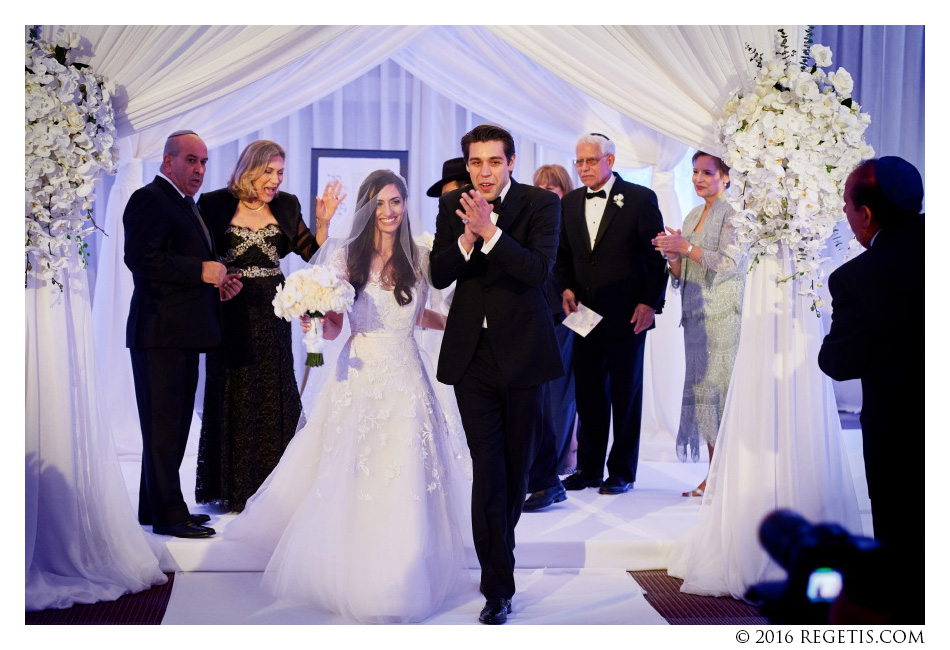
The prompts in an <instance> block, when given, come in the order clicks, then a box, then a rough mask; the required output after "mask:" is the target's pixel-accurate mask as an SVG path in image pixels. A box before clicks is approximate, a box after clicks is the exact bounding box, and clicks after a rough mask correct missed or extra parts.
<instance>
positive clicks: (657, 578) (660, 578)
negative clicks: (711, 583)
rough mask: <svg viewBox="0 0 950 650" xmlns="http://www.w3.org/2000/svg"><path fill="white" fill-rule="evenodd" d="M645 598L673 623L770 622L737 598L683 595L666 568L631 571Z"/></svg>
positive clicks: (675, 579)
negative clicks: (662, 569)
mask: <svg viewBox="0 0 950 650" xmlns="http://www.w3.org/2000/svg"><path fill="white" fill-rule="evenodd" d="M630 575H631V576H633V579H634V580H636V581H637V583H638V584H639V585H640V586H641V587H643V590H644V591H646V594H645V595H644V598H646V600H647V602H648V603H650V605H652V606H653V609H655V610H656V611H657V612H658V613H659V614H660V616H662V617H663V618H664V619H666V622H667V623H669V624H670V625H768V623H769V622H768V620H766V619H765V618H764V617H762V616H760V615H759V610H757V609H756V608H755V607H752V606H751V605H749V604H747V603H744V602H742V601H739V600H735V599H734V598H728V597H724V598H712V597H710V596H696V595H694V594H684V593H682V592H681V591H680V585H681V584H683V581H682V580H680V579H679V578H673V577H670V576H669V575H667V573H666V571H630Z"/></svg>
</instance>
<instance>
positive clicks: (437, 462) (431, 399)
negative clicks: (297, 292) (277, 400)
mask: <svg viewBox="0 0 950 650" xmlns="http://www.w3.org/2000/svg"><path fill="white" fill-rule="evenodd" d="M405 198H406V186H405V183H404V181H403V180H402V178H401V177H399V176H398V175H396V174H394V173H392V172H389V171H377V172H373V173H372V174H370V175H369V176H368V177H367V178H366V180H364V181H363V184H362V185H361V186H360V189H359V195H358V199H357V201H358V204H357V214H356V215H355V216H354V223H353V229H352V231H351V237H350V238H349V239H348V240H346V241H345V242H344V243H342V244H341V245H339V246H338V247H336V250H335V251H332V250H330V249H331V248H333V244H332V242H328V244H329V246H328V245H325V246H324V247H323V248H322V249H321V251H320V255H318V258H317V263H322V264H329V265H330V266H331V267H332V268H334V269H335V270H336V271H338V272H339V274H340V276H341V277H345V278H346V279H348V280H349V281H350V283H351V284H353V286H354V287H355V288H356V290H357V298H356V301H355V303H354V305H353V310H352V311H351V312H350V314H349V321H350V332H351V334H350V337H349V339H348V340H347V341H346V343H345V345H344V346H343V349H342V352H341V353H340V356H339V358H338V360H337V363H336V366H335V367H332V368H329V369H321V370H320V372H324V373H329V374H328V376H327V378H326V380H325V383H324V384H323V386H322V388H321V390H320V391H319V393H318V394H317V396H316V398H315V402H314V404H313V406H312V407H311V408H310V410H309V421H308V422H307V424H306V426H305V427H304V428H303V429H301V430H300V431H299V432H298V433H297V434H296V436H295V437H294V439H293V440H292V441H291V443H290V445H289V446H288V447H287V449H286V451H285V452H284V454H283V457H282V458H281V461H280V463H279V465H278V466H277V468H276V469H275V470H274V471H273V473H272V474H271V475H270V476H269V477H268V478H267V480H266V481H265V482H264V484H263V485H262V486H261V488H260V490H258V492H257V494H255V495H254V496H253V497H252V498H251V499H250V500H249V501H248V503H247V508H246V509H245V511H244V512H243V513H242V514H241V515H239V516H238V517H237V518H236V519H235V520H234V521H233V522H232V523H231V524H230V525H229V526H228V529H227V530H226V531H225V536H226V537H227V538H228V539H234V540H239V541H242V542H246V543H248V544H251V545H254V546H257V547H259V548H264V549H266V550H271V549H273V554H272V556H271V558H270V561H269V563H268V565H267V569H266V571H265V574H264V578H263V583H262V584H263V586H264V587H265V588H266V589H268V590H269V591H271V592H272V593H274V594H275V595H277V596H279V597H281V598H289V599H293V600H297V601H302V602H305V603H309V604H313V605H316V606H318V607H321V608H323V609H326V610H329V611H332V612H335V613H338V614H341V615H343V616H346V617H348V618H351V619H355V620H357V621H359V622H364V623H398V622H415V621H420V620H423V619H425V618H427V617H428V616H430V615H432V614H433V613H435V612H436V611H438V609H439V607H440V606H441V605H442V604H443V603H444V602H445V599H446V597H447V596H448V595H449V594H450V593H451V592H452V591H453V590H455V589H458V588H464V587H466V586H468V587H470V588H471V587H472V584H471V579H470V578H469V577H468V572H467V567H466V563H465V557H464V550H465V542H466V540H470V538H471V532H470V531H471V527H470V526H471V524H470V516H469V511H470V506H469V502H470V495H471V487H470V484H469V482H468V478H467V476H466V471H465V464H464V461H465V459H464V458H460V456H462V454H463V453H467V450H464V452H463V450H462V448H463V447H464V445H462V446H460V445H459V444H458V440H459V438H458V437H459V436H461V435H462V434H461V431H458V430H452V431H450V427H449V425H448V424H447V420H446V418H445V416H444V415H443V411H442V408H441V407H440V405H439V403H438V401H437V400H436V398H435V396H434V392H433V386H432V383H431V380H430V379H429V377H428V375H427V373H426V371H425V370H424V367H423V362H422V358H421V356H420V352H419V348H418V346H417V345H416V342H415V340H414V338H413V328H414V326H415V324H416V323H417V322H419V319H420V315H421V314H422V313H423V306H424V304H425V293H426V286H427V283H426V281H425V279H424V275H425V271H426V269H427V267H428V255H427V252H426V251H425V250H424V249H423V250H420V249H419V248H417V247H416V246H415V245H414V244H413V242H412V239H411V237H410V235H409V222H408V218H407V217H406V213H405ZM334 322H338V321H335V319H334V318H333V317H332V316H329V315H328V318H327V319H326V321H325V325H326V326H327V329H328V331H329V330H330V328H331V327H332V323H334ZM453 420H454V419H453ZM455 422H457V420H455ZM455 426H457V425H455ZM453 428H454V427H453ZM453 436H454V438H453Z"/></svg>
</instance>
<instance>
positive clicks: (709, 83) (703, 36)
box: [489, 25, 804, 152]
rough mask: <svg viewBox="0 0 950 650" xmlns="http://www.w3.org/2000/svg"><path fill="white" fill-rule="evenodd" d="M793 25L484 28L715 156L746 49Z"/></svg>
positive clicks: (798, 35)
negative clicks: (723, 115) (724, 110)
mask: <svg viewBox="0 0 950 650" xmlns="http://www.w3.org/2000/svg"><path fill="white" fill-rule="evenodd" d="M779 27H782V28H784V29H785V31H786V33H787V34H788V36H789V42H790V43H801V42H802V37H803V36H804V29H803V27H802V26H798V25H759V26H751V25H717V26H707V25H688V26H682V25H680V26H677V25H648V26H632V25H564V26H540V27H531V26H525V25H516V26H511V25H509V26H496V27H489V29H490V30H491V31H493V32H495V33H496V34H498V35H499V36H501V37H502V38H504V39H505V40H506V41H508V42H509V43H510V44H511V45H512V46H514V47H515V48H517V49H518V50H520V51H521V52H522V53H523V54H524V55H525V56H527V57H529V58H531V59H533V60H534V61H536V62H537V63H539V64H540V65H543V66H544V67H546V68H547V69H548V70H551V71H552V72H554V73H555V74H557V75H558V76H560V77H561V78H562V79H564V80H566V81H567V82H569V83H570V84H571V85H573V86H575V87H576V88H578V89H580V90H581V91H583V92H585V93H586V94H588V95H590V96H591V97H594V98H596V99H598V100H600V101H601V102H603V103H604V104H606V105H607V106H611V107H613V108H614V109H616V110H617V111H619V112H620V113H622V114H624V115H627V116H629V117H631V118H633V119H635V120H637V121H638V122H640V123H642V124H643V125H644V126H646V127H648V128H650V129H653V130H654V131H656V132H657V133H662V134H664V135H666V136H668V137H670V138H673V139H674V140H678V141H680V142H684V143H686V144H688V145H689V146H691V147H695V148H697V149H704V150H707V151H714V152H715V151H716V149H717V147H716V138H715V133H716V132H715V126H716V120H717V119H718V118H719V115H720V114H721V111H722V106H723V104H725V102H726V100H727V99H728V98H729V94H730V93H731V92H732V91H733V90H735V89H736V88H738V87H739V86H740V84H741V83H742V82H743V81H744V80H747V79H750V78H751V77H752V72H753V70H754V66H753V64H752V63H750V62H749V56H748V53H747V52H746V50H745V44H746V43H749V44H750V45H752V46H753V47H755V48H757V49H758V51H759V52H762V53H765V54H766V55H768V54H770V53H771V52H772V51H773V44H774V38H775V33H776V29H778V28H779Z"/></svg>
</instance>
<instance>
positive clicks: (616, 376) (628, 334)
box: [554, 133, 667, 494]
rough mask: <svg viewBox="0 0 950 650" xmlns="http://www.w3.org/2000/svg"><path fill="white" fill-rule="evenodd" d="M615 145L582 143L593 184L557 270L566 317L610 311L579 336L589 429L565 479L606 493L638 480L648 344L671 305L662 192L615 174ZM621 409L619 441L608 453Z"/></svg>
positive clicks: (592, 139)
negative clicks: (662, 245) (660, 240)
mask: <svg viewBox="0 0 950 650" xmlns="http://www.w3.org/2000/svg"><path fill="white" fill-rule="evenodd" d="M615 150H616V148H615V145H614V143H613V142H612V141H611V140H610V139H609V138H607V137H606V136H604V135H601V134H599V133H591V134H589V135H585V136H583V137H581V138H580V139H579V140H578V141H577V145H576V148H575V152H576V154H577V159H576V160H575V161H574V165H575V166H576V167H577V172H578V175H579V176H580V179H581V182H582V183H583V184H584V187H580V188H578V189H576V190H573V191H571V192H568V193H567V194H566V195H564V198H563V199H562V200H561V208H562V210H563V219H562V221H561V237H560V241H559V243H558V252H557V263H556V264H555V267H554V275H555V277H556V278H557V280H558V283H559V284H560V285H561V287H562V288H563V291H562V293H561V296H562V302H563V308H564V313H565V315H568V314H570V313H572V312H575V311H577V310H578V305H579V304H582V305H586V306H587V307H589V308H590V309H592V310H594V311H595V312H597V313H598V314H600V315H601V316H603V320H601V321H600V322H599V323H598V324H597V326H596V327H594V329H593V330H592V331H591V332H590V333H589V334H588V335H587V336H586V337H582V336H577V337H575V338H574V386H575V391H576V395H577V415H578V418H579V419H580V423H581V427H582V428H581V429H579V430H578V435H577V472H576V473H574V474H572V475H571V476H569V477H567V478H566V479H565V480H564V487H565V488H566V489H568V490H581V489H584V488H588V487H596V488H600V493H601V494H622V493H624V492H627V491H628V490H630V489H632V488H633V483H634V481H636V480H637V460H638V458H639V454H640V416H641V413H642V408H643V354H644V347H645V344H646V336H647V331H648V330H650V329H653V326H654V325H653V319H654V314H656V313H659V312H660V310H661V309H662V307H663V303H664V296H665V295H666V280H667V272H666V262H665V261H664V258H663V256H662V255H660V253H659V252H657V251H656V250H655V249H654V247H653V244H651V243H650V240H651V239H652V238H653V237H655V236H656V234H655V233H658V232H663V217H662V216H661V215H660V209H659V207H658V205H657V200H656V194H654V193H653V190H650V189H648V188H646V187H642V186H640V185H636V184H634V183H628V182H626V181H625V180H623V179H622V178H620V176H619V175H617V174H614V173H613V172H612V170H613V165H614V152H615ZM651 233H654V234H651ZM611 412H612V415H613V433H614V440H613V445H612V446H611V448H610V454H609V455H608V454H607V440H608V437H609V432H610V422H611ZM605 460H606V463H607V471H608V477H607V480H606V481H604V480H603V475H604V474H603V473H604V461H605Z"/></svg>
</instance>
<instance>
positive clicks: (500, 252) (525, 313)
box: [431, 124, 563, 625]
mask: <svg viewBox="0 0 950 650" xmlns="http://www.w3.org/2000/svg"><path fill="white" fill-rule="evenodd" d="M461 144H462V156H463V158H464V159H465V163H466V168H467V169H468V172H469V176H470V179H471V184H472V186H466V187H464V188H461V189H457V190H454V191H451V192H448V193H446V194H443V195H442V196H441V197H440V198H439V214H438V217H437V220H436V231H435V242H434V244H433V248H432V254H431V270H432V284H433V285H434V286H435V287H436V288H437V289H442V288H444V287H447V286H448V285H449V284H451V283H452V282H453V281H454V282H455V283H456V286H455V296H454V298H453V299H452V307H451V309H450V311H449V315H448V320H447V322H446V325H445V335H444V338H443V341H442V349H441V352H440V354H439V367H438V373H437V377H438V379H439V381H441V382H442V383H444V384H450V385H453V386H454V387H455V395H456V398H457V400H458V407H459V413H460V414H461V416H462V425H463V427H464V429H465V437H466V439H467V440H468V446H469V449H470V451H471V455H472V466H473V474H474V475H473V484H472V529H473V534H474V538H475V551H476V553H477V555H478V561H479V564H480V565H481V585H480V587H481V591H482V594H483V595H484V596H485V598H486V602H485V607H484V608H483V609H482V611H481V614H480V615H479V620H480V621H481V622H482V623H486V624H490V625H493V624H495V625H496V624H500V623H504V622H506V621H507V618H508V614H509V613H510V611H511V598H512V596H513V595H514V592H515V580H514V565H515V557H514V548H515V524H517V523H518V519H519V518H520V516H521V512H522V507H523V505H524V499H525V496H524V495H525V491H526V490H527V486H528V477H527V475H528V468H529V466H530V465H531V462H532V460H533V458H534V455H535V453H536V452H537V447H538V443H539V440H540V435H541V412H542V411H541V409H542V397H543V393H542V384H544V383H545V382H547V381H550V380H551V379H554V378H555V377H559V376H561V375H562V374H563V368H562V365H561V357H560V354H559V353H558V345H557V338H556V336H555V334H554V321H553V320H552V319H551V312H550V309H549V308H548V306H547V301H546V299H545V296H544V284H545V282H546V280H547V277H548V272H549V271H550V269H551V266H552V264H553V263H554V257H555V254H556V252H557V237H558V227H559V222H560V205H559V202H558V198H557V196H556V195H555V194H554V193H552V192H548V191H547V190H542V189H540V188H536V187H533V186H531V185H522V184H521V183H518V182H516V181H515V180H514V179H513V178H511V171H512V169H513V168H514V163H515V144H514V140H513V138H512V137H511V134H510V133H508V132H507V131H505V130H504V129H502V128H500V127H497V126H494V125H487V124H483V125H481V126H477V127H475V128H474V129H472V130H471V131H470V132H469V133H467V134H465V136H464V137H463V138H462V142H461Z"/></svg>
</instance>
